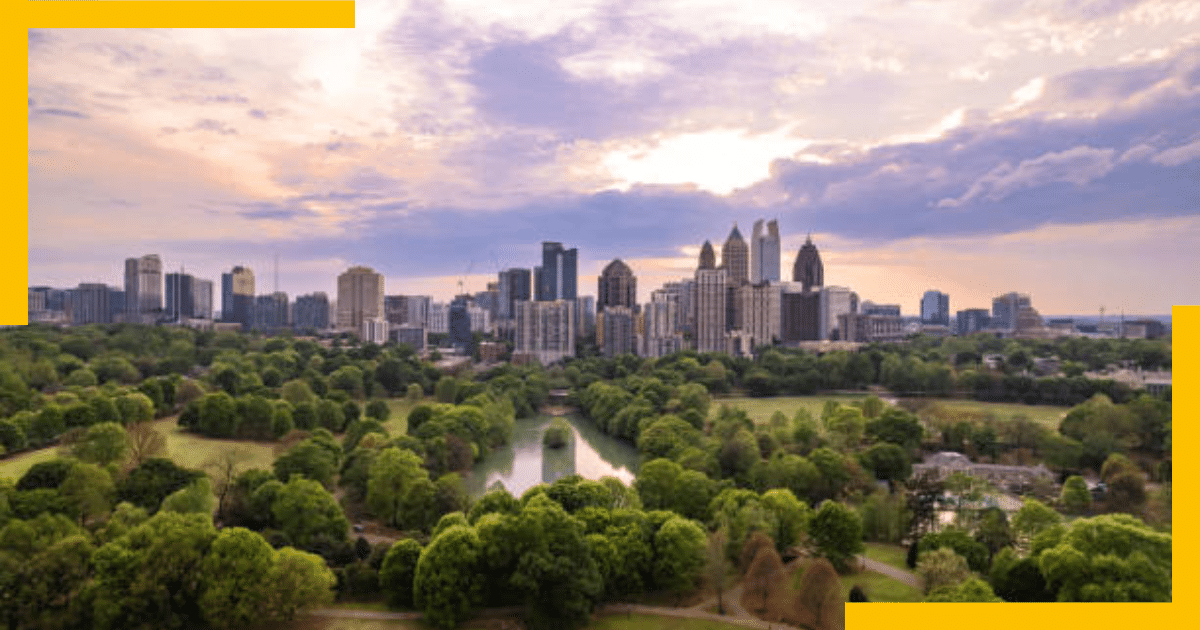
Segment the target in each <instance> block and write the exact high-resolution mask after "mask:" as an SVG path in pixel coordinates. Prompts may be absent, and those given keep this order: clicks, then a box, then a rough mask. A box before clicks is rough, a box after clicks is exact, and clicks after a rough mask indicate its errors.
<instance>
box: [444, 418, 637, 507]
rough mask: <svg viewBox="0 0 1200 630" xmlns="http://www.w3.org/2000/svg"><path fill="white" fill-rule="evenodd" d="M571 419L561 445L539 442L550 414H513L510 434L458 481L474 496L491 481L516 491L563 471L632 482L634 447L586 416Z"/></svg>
mask: <svg viewBox="0 0 1200 630" xmlns="http://www.w3.org/2000/svg"><path fill="white" fill-rule="evenodd" d="M563 418H564V419H565V420H566V421H567V422H568V423H570V425H571V433H572V436H571V441H570V442H569V443H568V445H567V446H565V447H563V448H560V449H552V448H544V447H543V446H542V432H544V431H545V430H546V427H548V426H550V417H548V416H539V417H537V418H525V419H521V420H517V422H516V426H515V427H514V428H513V439H512V441H510V442H509V444H508V445H507V446H505V447H502V448H500V449H497V450H495V451H492V452H491V453H488V454H487V455H486V456H485V457H484V458H483V461H481V462H479V463H478V464H476V465H475V468H474V469H472V471H471V473H470V474H468V475H466V476H465V477H464V479H463V481H464V482H465V483H466V486H467V492H469V493H470V494H471V496H473V497H478V496H480V495H482V494H483V493H485V492H487V490H488V489H489V488H491V487H493V486H494V485H495V484H500V485H503V486H504V487H505V488H507V489H508V491H509V492H510V493H512V494H513V496H516V497H520V496H521V494H523V493H524V492H525V491H526V490H528V489H529V488H532V487H533V486H536V485H537V484H539V483H552V482H553V481H554V480H556V479H561V478H563V477H566V476H568V475H574V474H578V475H582V476H583V477H585V478H587V479H599V478H601V477H605V476H609V477H616V478H617V479H620V480H621V481H623V482H625V483H626V484H631V483H633V480H634V477H635V475H636V472H637V466H638V454H637V449H635V448H634V447H633V446H631V445H629V444H626V443H625V442H622V441H620V440H617V439H615V438H612V437H609V436H608V435H605V434H604V433H602V432H601V431H600V430H599V429H597V428H596V427H595V426H593V425H592V424H591V423H590V422H588V421H586V420H583V419H581V418H578V417H576V416H564V417H563Z"/></svg>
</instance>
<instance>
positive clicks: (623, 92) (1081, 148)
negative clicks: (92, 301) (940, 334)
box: [29, 0, 1200, 314]
mask: <svg viewBox="0 0 1200 630" xmlns="http://www.w3.org/2000/svg"><path fill="white" fill-rule="evenodd" d="M494 5H495V3H492V2H486V1H483V0H452V1H451V0H446V1H442V2H428V1H414V2H410V3H399V2H380V1H373V0H358V3H357V7H358V9H357V11H358V15H357V24H359V27H358V28H356V29H353V30H347V29H327V30H284V29H276V30H248V29H239V30H135V31H125V30H48V31H38V30H31V31H30V34H29V210H30V213H29V218H30V225H29V282H30V284H49V285H53V286H74V285H75V284H77V283H78V282H80V281H103V282H108V283H110V284H120V282H121V274H122V269H123V266H122V261H123V260H124V258H126V257H128V256H138V255H142V254H146V253H157V254H159V255H161V256H162V257H163V261H164V264H165V266H166V267H168V268H169V269H178V268H180V267H184V268H186V269H187V270H188V271H189V272H192V273H195V274H197V275H199V276H201V277H207V278H210V279H214V280H218V279H219V275H220V273H221V272H222V271H226V270H228V269H229V268H230V267H231V266H233V265H235V264H246V265H249V266H250V267H252V268H253V269H254V271H255V273H256V275H257V277H258V289H259V291H260V292H268V291H270V290H271V289H272V284H273V282H272V270H271V267H272V261H273V260H274V257H275V255H278V256H279V259H280V272H279V277H280V280H279V285H280V286H279V288H280V289H281V290H284V291H287V292H289V293H290V294H292V295H296V294H299V293H305V292H310V291H326V292H328V293H330V294H331V295H332V294H333V293H334V288H335V286H336V276H337V274H338V273H340V272H341V271H343V270H344V269H345V268H346V267H348V266H350V265H352V264H366V265H369V266H372V267H374V268H375V269H376V270H378V271H381V272H382V273H384V274H385V276H386V278H387V280H386V283H387V292H388V293H389V294H392V293H428V294H433V295H434V296H435V297H437V298H445V297H448V296H449V295H450V294H452V293H453V292H454V291H455V288H456V284H457V281H458V280H459V278H460V277H462V278H465V280H466V287H467V289H468V290H481V289H483V286H484V283H485V282H486V281H487V280H488V279H489V278H494V277H495V272H496V271H497V270H498V269H500V268H503V267H509V266H523V267H532V266H534V265H536V264H538V263H539V253H540V242H541V241H543V240H555V241H561V242H563V243H565V244H566V245H567V246H568V247H572V246H573V247H577V248H579V255H580V287H581V292H582V293H594V292H595V274H596V273H597V272H598V271H599V270H600V269H601V268H602V267H603V266H604V265H605V264H607V262H608V261H610V260H611V259H612V258H614V257H620V258H622V259H624V260H626V262H628V263H629V265H630V266H631V267H632V268H633V270H634V272H635V273H636V274H637V275H638V291H639V294H640V296H641V298H642V299H645V298H646V296H647V295H648V294H649V292H650V291H651V290H652V289H654V288H656V287H657V286H659V285H660V284H661V283H662V282H663V281H666V280H670V279H675V278H679V277H683V276H687V275H690V274H691V273H692V271H693V269H694V266H695V260H696V255H697V253H698V251H699V246H700V244H701V243H702V242H703V241H704V240H705V239H711V240H713V242H714V244H717V245H719V243H720V242H722V241H724V239H725V237H726V236H727V234H728V233H729V230H730V227H731V226H732V225H733V223H734V222H735V221H736V222H737V223H738V226H739V228H740V229H741V231H742V233H743V234H744V235H746V236H749V233H750V228H751V224H752V223H753V221H754V220H755V219H758V218H766V219H771V218H777V219H778V220H779V225H780V229H781V231H782V233H783V261H782V264H783V268H784V275H785V278H786V277H788V276H790V269H791V264H792V261H793V260H794V258H795V255H796V250H797V249H798V248H799V246H800V244H801V243H802V242H803V240H804V237H805V235H806V234H808V233H810V232H811V233H812V235H813V240H814V242H815V243H816V244H817V246H818V247H819V248H820V250H821V252H822V257H823V259H824V262H825V279H826V284H834V285H843V286H849V287H852V288H854V289H855V290H856V291H858V293H859V294H860V296H862V298H864V299H870V300H874V301H876V302H895V303H899V304H901V306H902V307H903V309H904V312H906V313H910V314H911V313H914V312H916V310H917V302H918V301H919V299H920V296H921V293H923V292H924V291H925V290H927V289H940V290H942V291H945V292H947V293H949V294H950V305H951V309H952V310H957V309H960V308H969V307H986V306H989V305H990V299H991V298H992V297H993V296H995V295H998V294H1001V293H1005V292H1008V291H1013V290H1016V291H1022V292H1027V293H1030V294H1031V295H1032V298H1033V304H1034V306H1035V307H1036V308H1038V309H1039V310H1040V311H1041V312H1043V313H1081V314H1082V313H1094V312H1097V311H1098V309H1099V307H1100V306H1102V305H1103V306H1105V307H1106V310H1107V311H1108V312H1110V313H1115V312H1118V311H1120V310H1124V311H1125V312H1126V313H1168V312H1169V311H1170V307H1171V305H1172V304H1184V303H1198V302H1200V281H1197V280H1196V269H1197V268H1200V253H1198V251H1200V248H1198V247H1196V245H1195V244H1196V243H1200V122H1198V121H1200V2H1197V1H1145V2H1137V1H1132V0H1131V1H1123V0H1097V1H1088V0H1055V1H1049V2H1032V1H1025V2H1019V1H1018V2H1013V1H1008V0H1004V1H1001V0H992V1H985V2H962V1H954V2H952V1H949V0H947V1H936V0H926V1H908V0H882V1H874V2H870V1H868V2H864V1H859V0H838V1H837V2H795V1H794V0H769V1H763V0H759V1H756V2H753V3H739V2H722V1H717V0H703V1H699V2H698V1H696V0H686V1H685V0H678V1H675V2H655V3H648V2H640V1H639V2H633V1H625V2H599V1H588V2H571V1H563V0H535V1H521V2H508V3H503V5H502V7H497V6H494Z"/></svg>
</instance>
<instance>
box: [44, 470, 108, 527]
mask: <svg viewBox="0 0 1200 630" xmlns="http://www.w3.org/2000/svg"><path fill="white" fill-rule="evenodd" d="M58 492H59V494H61V495H62V496H63V497H64V498H66V499H67V500H68V501H70V502H71V503H72V504H73V505H74V506H75V508H76V510H77V511H78V513H79V524H80V525H85V524H86V523H87V521H88V519H89V518H94V517H98V516H103V515H106V514H108V511H109V510H110V509H112V504H113V498H114V497H115V496H116V494H117V489H116V486H115V485H114V484H113V480H112V476H111V475H109V474H108V471H107V470H104V469H103V468H101V467H99V466H97V465H95V464H89V463H84V462H80V463H78V464H76V465H75V466H73V467H72V468H71V472H70V473H68V474H67V478H66V479H64V480H63V483H62V485H61V486H59V488H58Z"/></svg>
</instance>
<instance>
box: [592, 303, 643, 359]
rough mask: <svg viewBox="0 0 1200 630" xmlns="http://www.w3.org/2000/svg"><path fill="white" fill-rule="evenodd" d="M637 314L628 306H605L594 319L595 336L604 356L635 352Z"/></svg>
mask: <svg viewBox="0 0 1200 630" xmlns="http://www.w3.org/2000/svg"><path fill="white" fill-rule="evenodd" d="M636 318H637V314H636V313H634V311H633V309H631V308H629V307H628V306H606V307H604V310H603V311H601V312H600V314H599V317H597V319H596V337H597V338H598V339H597V341H598V342H599V343H598V344H597V345H599V346H600V352H601V353H602V354H603V355H604V356H606V357H615V356H618V355H622V354H634V353H636V352H637V321H636Z"/></svg>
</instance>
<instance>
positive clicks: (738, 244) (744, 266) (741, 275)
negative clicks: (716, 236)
mask: <svg viewBox="0 0 1200 630" xmlns="http://www.w3.org/2000/svg"><path fill="white" fill-rule="evenodd" d="M721 267H722V268H724V269H725V273H726V274H727V276H728V277H727V281H728V282H729V284H730V285H731V286H735V287H737V286H741V285H743V284H746V283H747V282H749V281H750V248H749V246H747V245H746V240H745V239H744V238H742V233H741V232H739V231H738V228H737V223H734V224H733V229H732V230H730V231H729V238H727V239H725V244H724V245H722V246H721Z"/></svg>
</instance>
